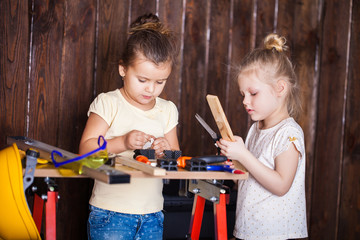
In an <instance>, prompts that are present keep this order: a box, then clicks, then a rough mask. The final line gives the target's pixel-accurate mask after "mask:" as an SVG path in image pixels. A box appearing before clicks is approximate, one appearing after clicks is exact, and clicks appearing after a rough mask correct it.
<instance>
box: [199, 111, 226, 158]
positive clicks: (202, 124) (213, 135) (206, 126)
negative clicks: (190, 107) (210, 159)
mask: <svg viewBox="0 0 360 240" xmlns="http://www.w3.org/2000/svg"><path fill="white" fill-rule="evenodd" d="M195 118H196V119H197V120H198V121H199V123H200V124H201V126H203V128H205V130H206V131H207V132H208V133H209V134H210V136H211V138H212V139H213V140H214V142H215V146H216V148H217V152H218V154H220V150H221V149H220V148H219V147H218V145H217V144H216V141H218V140H219V139H220V138H221V136H220V135H219V134H217V133H216V132H214V130H212V129H211V127H210V126H209V125H208V124H207V123H206V122H205V121H204V119H202V117H200V115H199V114H197V113H196V114H195Z"/></svg>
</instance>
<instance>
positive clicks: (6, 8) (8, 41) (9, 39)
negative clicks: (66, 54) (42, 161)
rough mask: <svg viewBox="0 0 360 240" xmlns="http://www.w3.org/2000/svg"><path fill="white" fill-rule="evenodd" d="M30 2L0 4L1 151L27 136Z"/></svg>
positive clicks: (0, 2) (1, 2) (3, 2)
mask: <svg viewBox="0 0 360 240" xmlns="http://www.w3.org/2000/svg"><path fill="white" fill-rule="evenodd" d="M28 9H29V5H28V2H17V1H0V148H3V147H6V137H7V136H14V135H26V134H27V127H26V104H27V101H26V100H27V84H28V67H27V66H28V65H29V34H30V31H29V29H28V25H29V18H28Z"/></svg>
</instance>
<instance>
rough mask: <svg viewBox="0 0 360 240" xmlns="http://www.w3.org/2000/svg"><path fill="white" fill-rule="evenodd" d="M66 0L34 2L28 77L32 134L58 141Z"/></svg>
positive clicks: (37, 137) (42, 139)
mask: <svg viewBox="0 0 360 240" xmlns="http://www.w3.org/2000/svg"><path fill="white" fill-rule="evenodd" d="M65 14H66V13H65V5H64V2H62V1H59V2H54V1H38V2H37V3H36V4H34V14H33V15H32V17H33V19H32V21H33V33H32V41H31V43H32V45H31V46H30V47H31V59H30V69H31V71H30V74H29V76H30V78H29V90H30V92H29V103H28V104H29V113H28V114H29V137H30V138H32V139H36V140H39V141H41V142H45V143H48V144H50V145H53V146H57V145H58V141H57V140H58V132H59V129H60V123H59V114H60V112H59V98H60V94H61V83H60V78H61V74H62V68H61V65H62V60H63V59H62V45H63V34H64V20H63V19H64V18H63V17H64V15H65Z"/></svg>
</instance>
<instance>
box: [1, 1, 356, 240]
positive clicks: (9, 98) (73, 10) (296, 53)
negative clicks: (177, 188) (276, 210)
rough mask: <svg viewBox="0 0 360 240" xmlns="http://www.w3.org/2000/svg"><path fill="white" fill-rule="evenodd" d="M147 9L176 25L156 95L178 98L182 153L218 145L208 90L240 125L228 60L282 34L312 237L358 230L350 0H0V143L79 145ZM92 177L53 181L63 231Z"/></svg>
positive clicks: (81, 216)
mask: <svg viewBox="0 0 360 240" xmlns="http://www.w3.org/2000/svg"><path fill="white" fill-rule="evenodd" d="M145 12H154V13H157V14H158V15H159V16H160V18H161V19H162V20H163V22H165V23H166V24H168V25H169V26H170V27H171V28H172V29H173V30H174V31H175V32H177V33H178V39H179V43H180V46H181V51H180V54H179V56H178V64H177V65H176V67H175V68H174V71H173V73H172V77H171V79H170V80H169V81H168V83H167V86H166V87H165V90H164V93H163V95H162V97H164V98H167V99H170V100H172V101H173V102H174V103H175V104H176V105H177V106H178V110H179V112H180V123H179V127H178V130H179V140H180V144H181V149H182V151H183V153H184V154H186V155H202V154H211V153H214V150H215V149H214V147H213V145H212V142H211V139H210V137H209V136H208V134H207V133H206V132H205V131H204V129H203V128H201V127H200V126H199V124H198V123H197V122H196V120H195V118H194V115H195V113H199V114H200V115H202V116H203V117H204V118H205V120H206V121H207V122H208V123H210V125H211V126H212V127H214V128H216V126H215V122H214V120H213V119H212V116H211V112H210V109H209V107H208V105H207V102H206V99H205V96H206V94H208V93H210V94H215V95H217V96H219V99H220V102H221V103H222V105H223V107H224V110H225V113H226V115H227V117H228V120H229V123H230V126H231V127H232V130H233V132H234V133H235V134H237V135H240V136H243V137H246V132H247V129H248V127H249V125H250V121H249V119H248V117H247V114H246V112H245V111H244V110H243V106H242V104H241V102H240V97H239V92H238V87H237V84H236V81H234V79H233V77H232V75H231V74H230V73H231V69H232V66H234V65H236V63H238V62H239V61H240V60H241V58H242V57H243V56H244V54H246V53H247V52H248V51H249V50H251V49H252V48H254V47H255V46H258V45H259V44H260V43H261V41H262V39H263V38H264V36H265V35H266V34H268V33H270V32H274V31H275V32H277V33H279V34H281V35H284V36H285V37H286V38H287V39H288V43H289V45H290V49H291V59H292V60H293V62H294V64H295V65H296V72H297V74H298V77H299V80H300V84H301V86H302V90H303V93H302V97H303V109H304V112H303V114H302V115H301V117H300V119H299V123H300V124H301V126H302V127H303V129H304V132H305V136H306V152H307V168H306V170H307V179H306V180H307V191H306V192H307V206H308V222H309V235H310V237H309V238H310V239H360V177H359V176H360V174H359V171H360V140H359V135H360V124H359V118H360V57H359V56H360V34H359V33H360V23H359V21H360V1H358V0H314V1H310V0H309V1H306V0H302V1H301V0H294V1H286V0H269V1H260V0H221V1H220V0H212V1H210V0H209V1H207V0H124V1H118V0H86V1H85V0H84V1H71V0H28V1H25V0H17V1H16V0H14V1H11V0H1V1H0V51H1V52H0V114H1V115H0V116H1V117H0V147H1V148H3V147H5V146H6V137H7V136H14V135H21V136H27V137H30V138H33V139H36V140H39V141H42V142H45V143H48V144H50V145H54V146H57V147H60V148H63V149H66V150H69V151H72V152H77V150H78V144H79V141H80V137H81V134H82V131H83V128H84V126H85V122H86V120H87V116H86V112H87V110H88V107H89V105H90V103H91V101H92V100H93V99H94V97H95V96H96V95H98V94H99V93H101V92H105V91H109V90H113V89H115V88H118V87H121V86H122V82H121V80H120V78H119V75H118V66H117V61H118V59H119V55H120V52H121V50H122V48H123V46H124V42H125V41H126V38H127V30H128V25H129V23H130V22H131V21H133V20H134V19H135V18H136V17H137V16H139V15H141V14H143V13H145ZM89 181H90V180H88V179H81V180H72V179H66V180H60V181H59V186H60V195H61V197H62V198H61V200H60V201H59V207H58V210H59V215H58V238H59V239H81V238H84V236H85V232H86V217H87V207H88V205H87V201H88V197H89V193H90V191H91V187H89V185H90V184H89ZM2 221H3V220H2Z"/></svg>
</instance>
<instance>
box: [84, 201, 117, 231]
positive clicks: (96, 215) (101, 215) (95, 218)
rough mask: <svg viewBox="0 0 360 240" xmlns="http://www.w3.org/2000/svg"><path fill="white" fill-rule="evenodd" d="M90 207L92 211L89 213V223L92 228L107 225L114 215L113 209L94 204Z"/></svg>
mask: <svg viewBox="0 0 360 240" xmlns="http://www.w3.org/2000/svg"><path fill="white" fill-rule="evenodd" d="M90 209H91V212H90V214H89V224H90V226H91V228H100V227H104V226H106V225H107V224H109V223H110V221H111V218H112V216H113V215H114V214H113V213H112V212H111V211H108V210H104V209H101V208H97V207H94V206H91V207H90Z"/></svg>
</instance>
